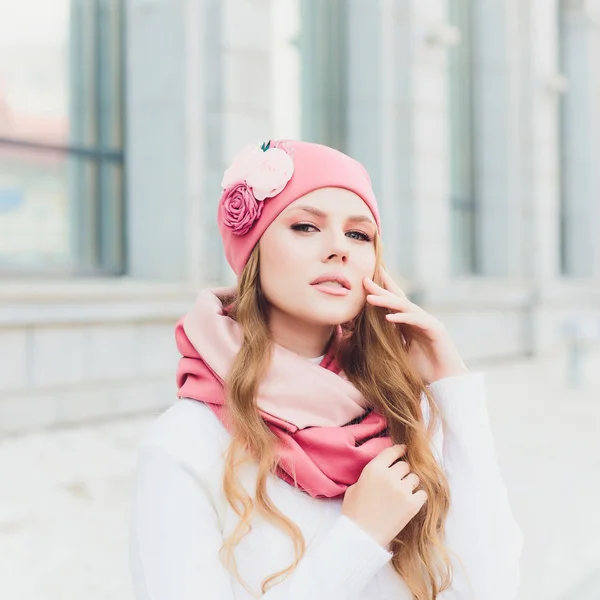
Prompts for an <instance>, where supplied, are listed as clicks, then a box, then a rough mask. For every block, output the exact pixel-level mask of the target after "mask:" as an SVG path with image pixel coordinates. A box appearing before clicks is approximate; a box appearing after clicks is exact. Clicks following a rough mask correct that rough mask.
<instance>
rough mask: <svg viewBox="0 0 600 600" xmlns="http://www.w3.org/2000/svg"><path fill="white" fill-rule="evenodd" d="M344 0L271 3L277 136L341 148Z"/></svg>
mask: <svg viewBox="0 0 600 600" xmlns="http://www.w3.org/2000/svg"><path fill="white" fill-rule="evenodd" d="M346 2H347V0H330V1H328V2H323V1H322V0H278V1H277V2H274V3H273V4H272V6H273V13H272V15H273V34H274V38H273V53H272V54H273V58H274V60H273V63H272V64H273V71H272V76H273V89H274V94H275V102H274V106H275V108H274V111H275V132H276V134H275V136H276V137H279V138H281V137H288V138H297V139H304V140H307V141H311V142H318V143H321V144H326V145H328V146H332V147H334V148H337V149H339V150H344V149H345V146H346V141H345V140H346V109H345V100H346V97H347V81H346V69H347V59H346V57H347V51H346V50H347V49H346V36H347V26H348V24H347V11H346Z"/></svg>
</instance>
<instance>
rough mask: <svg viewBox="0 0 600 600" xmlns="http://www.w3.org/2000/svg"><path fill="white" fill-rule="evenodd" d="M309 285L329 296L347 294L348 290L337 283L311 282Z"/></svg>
mask: <svg viewBox="0 0 600 600" xmlns="http://www.w3.org/2000/svg"><path fill="white" fill-rule="evenodd" d="M311 287H314V288H315V289H317V290H319V291H320V292H323V293H324V294H329V295H330V296H347V295H348V294H349V293H350V290H349V289H347V288H345V287H343V286H341V285H339V284H337V283H313V284H312V286H311Z"/></svg>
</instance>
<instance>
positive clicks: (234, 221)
mask: <svg viewBox="0 0 600 600" xmlns="http://www.w3.org/2000/svg"><path fill="white" fill-rule="evenodd" d="M259 151H261V150H259ZM261 152H262V151H261ZM220 202H221V203H222V209H223V221H224V223H225V225H227V227H229V228H230V229H232V231H233V233H234V234H235V235H245V234H246V233H248V231H250V229H251V228H252V226H253V225H254V223H255V222H256V221H257V220H258V219H259V218H260V215H261V214H262V210H263V203H262V202H257V201H256V198H255V197H254V194H253V193H252V190H251V189H250V188H249V187H248V185H247V184H246V183H245V182H244V181H240V182H238V183H235V184H234V185H232V186H230V187H228V188H227V189H226V190H225V191H224V192H223V195H222V196H221V200H220Z"/></svg>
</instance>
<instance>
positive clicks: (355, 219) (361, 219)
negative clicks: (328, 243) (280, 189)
mask: <svg viewBox="0 0 600 600" xmlns="http://www.w3.org/2000/svg"><path fill="white" fill-rule="evenodd" d="M294 210H303V211H304V212H307V213H310V214H312V215H315V216H316V217H320V218H321V219H326V218H327V213H325V212H323V211H322V210H320V209H318V208H315V207H314V206H304V205H300V206H294ZM346 220H347V221H350V222H351V223H369V224H370V225H373V226H374V227H375V223H374V221H373V219H370V218H369V217H367V216H365V215H352V216H350V217H348V218H347V219H346Z"/></svg>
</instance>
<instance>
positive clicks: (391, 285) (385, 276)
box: [379, 266, 406, 296]
mask: <svg viewBox="0 0 600 600" xmlns="http://www.w3.org/2000/svg"><path fill="white" fill-rule="evenodd" d="M379 271H380V274H381V280H382V282H383V285H384V287H385V289H386V290H389V291H390V292H393V293H394V294H397V295H398V296H406V293H405V292H404V290H403V289H402V288H401V287H400V286H399V285H398V284H397V283H396V282H395V281H394V280H393V279H392V276H391V275H390V274H389V273H388V272H387V271H386V270H385V268H384V267H383V266H382V267H380V269H379Z"/></svg>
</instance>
